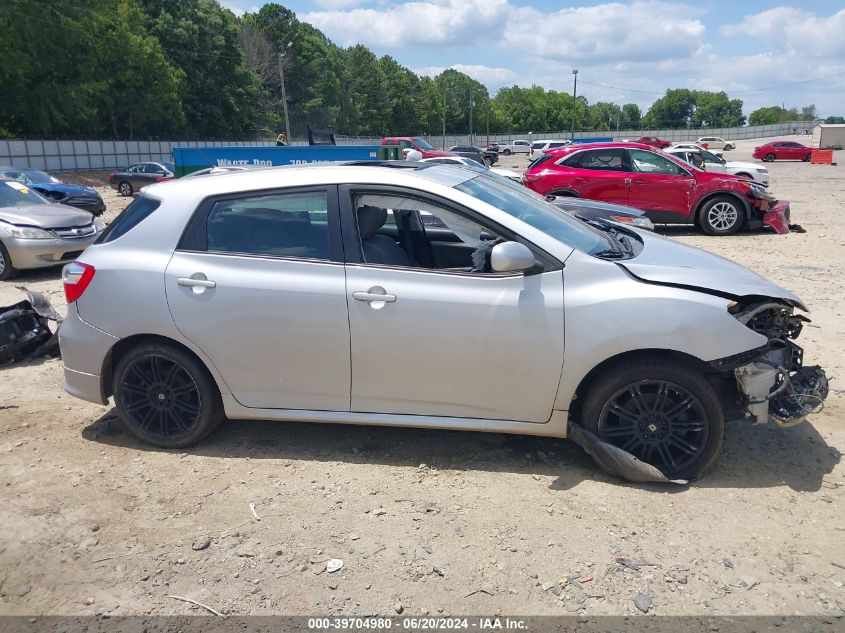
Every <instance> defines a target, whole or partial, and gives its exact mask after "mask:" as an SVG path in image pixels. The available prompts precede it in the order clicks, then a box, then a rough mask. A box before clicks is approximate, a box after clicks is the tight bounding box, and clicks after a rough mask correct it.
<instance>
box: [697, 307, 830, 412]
mask: <svg viewBox="0 0 845 633" xmlns="http://www.w3.org/2000/svg"><path fill="white" fill-rule="evenodd" d="M796 307H797V308H803V306H802V305H800V304H799V303H797V302H794V301H784V300H774V299H766V298H755V299H752V300H747V301H744V302H734V303H732V304H731V306H730V307H729V308H728V311H729V312H730V313H731V314H732V315H733V316H734V317H735V318H736V319H737V320H738V321H739V322H740V323H742V324H744V325H745V326H747V327H748V328H749V329H751V330H753V331H754V332H757V333H758V334H761V335H763V336H765V337H766V338H767V339H768V341H767V343H766V344H765V345H764V346H762V347H760V348H758V349H755V350H750V351H748V352H744V353H742V354H737V355H736V356H733V357H730V358H726V359H720V360H717V361H714V362H713V363H712V364H713V365H714V367H715V368H717V369H719V370H721V371H725V370H732V371H733V375H734V377H735V379H736V385H737V394H738V397H739V400H740V401H739V403H738V404H739V405H740V408H741V409H742V410H743V411H744V413H745V416H746V419H749V420H753V421H754V422H755V423H756V424H765V423H767V422H772V423H774V424H776V425H777V426H779V427H781V428H789V427H792V426H795V425H797V424H800V423H801V422H803V421H804V420H805V419H806V417H807V416H808V415H810V414H811V413H818V412H819V411H821V410H822V408H823V407H824V401H825V398H827V395H828V391H829V388H828V378H827V375H826V374H825V372H824V370H823V369H822V368H821V367H820V366H818V365H810V366H807V365H804V350H803V349H802V348H801V347H800V346H799V345H798V344H797V343H795V340H796V339H797V338H798V336H799V335H800V334H801V330H802V329H803V327H804V324H805V323H809V321H810V320H809V319H808V318H807V317H805V316H804V315H801V314H795V308H796Z"/></svg>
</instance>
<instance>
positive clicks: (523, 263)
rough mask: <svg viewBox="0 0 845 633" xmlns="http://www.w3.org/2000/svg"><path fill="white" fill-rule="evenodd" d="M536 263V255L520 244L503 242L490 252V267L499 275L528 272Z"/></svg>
mask: <svg viewBox="0 0 845 633" xmlns="http://www.w3.org/2000/svg"><path fill="white" fill-rule="evenodd" d="M534 263H535V262H534V253H532V252H531V249H530V248H528V247H527V246H526V245H525V244H520V243H519V242H502V243H501V244H496V245H495V246H494V247H493V250H491V251H490V267H491V268H492V269H493V270H494V271H496V272H497V273H510V272H517V271H520V270H528V269H529V268H533V267H534Z"/></svg>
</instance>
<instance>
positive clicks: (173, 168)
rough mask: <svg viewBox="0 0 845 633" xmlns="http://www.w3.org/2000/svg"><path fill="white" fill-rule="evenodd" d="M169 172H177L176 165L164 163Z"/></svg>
mask: <svg viewBox="0 0 845 633" xmlns="http://www.w3.org/2000/svg"><path fill="white" fill-rule="evenodd" d="M162 165H164V168H165V169H166V170H167V171H176V163H162Z"/></svg>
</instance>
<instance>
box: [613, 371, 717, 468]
mask: <svg viewBox="0 0 845 633" xmlns="http://www.w3.org/2000/svg"><path fill="white" fill-rule="evenodd" d="M598 432H599V437H601V438H602V439H603V440H605V441H607V442H610V443H611V444H613V445H615V446H618V447H619V448H621V449H622V450H625V451H628V452H629V453H631V454H633V455H635V456H636V457H637V458H639V459H640V460H641V461H644V462H646V463H649V464H651V465H652V466H655V467H656V468H657V469H658V470H660V471H661V472H663V473H677V472H681V471H684V470H686V469H688V468H689V467H690V466H692V465H693V464H694V463H695V462H696V460H698V459H699V458H700V457H701V455H702V453H703V452H704V450H705V447H706V446H707V439H708V434H709V428H708V423H707V413H706V412H705V410H704V406H703V404H702V403H701V401H700V400H699V399H698V398H696V397H695V396H694V395H693V394H692V393H690V391H689V390H687V389H685V388H684V387H682V386H681V385H679V384H677V383H674V382H671V381H668V380H641V381H638V382H635V383H632V384H629V385H626V386H624V387H622V388H621V389H619V390H618V391H616V392H615V393H614V394H613V395H612V396H611V397H610V399H609V400H608V401H607V403H606V404H605V406H604V408H603V409H602V411H601V414H600V417H599V424H598Z"/></svg>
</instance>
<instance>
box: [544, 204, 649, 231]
mask: <svg viewBox="0 0 845 633" xmlns="http://www.w3.org/2000/svg"><path fill="white" fill-rule="evenodd" d="M546 199H547V200H549V201H550V202H552V203H553V204H554V205H555V206H556V207H557V208H558V209H561V210H562V211H566V212H567V213H569V214H571V215H574V216H575V217H577V218H580V219H582V220H585V221H587V222H589V221H595V220H604V221H612V222H621V223H622V224H627V225H629V226H635V227H637V228H639V229H646V230H648V231H653V230H654V224H652V222H651V220H649V219H648V218H647V217H646V215H645V213H643V212H642V211H640V210H639V209H635V208H634V207H628V206H625V205H622V204H612V203H610V202H601V201H599V200H585V199H584V198H572V197H569V196H546Z"/></svg>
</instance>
